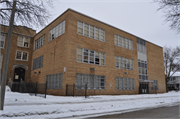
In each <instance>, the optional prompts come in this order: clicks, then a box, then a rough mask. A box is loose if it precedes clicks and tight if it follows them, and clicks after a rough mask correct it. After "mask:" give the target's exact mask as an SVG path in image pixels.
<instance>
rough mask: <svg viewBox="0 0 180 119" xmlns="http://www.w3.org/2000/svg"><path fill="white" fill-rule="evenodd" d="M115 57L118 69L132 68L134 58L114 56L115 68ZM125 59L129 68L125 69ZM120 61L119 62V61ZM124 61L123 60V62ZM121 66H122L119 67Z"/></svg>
mask: <svg viewBox="0 0 180 119" xmlns="http://www.w3.org/2000/svg"><path fill="white" fill-rule="evenodd" d="M116 59H117V60H118V63H119V67H118V69H125V70H134V60H133V59H128V58H125V57H120V56H117V55H116V56H115V68H117V67H116V66H117V65H116V63H117V62H116ZM127 60H128V61H129V69H127ZM120 61H121V62H120ZM124 61H125V62H124ZM131 61H132V66H133V67H131V63H130V62H131ZM121 67H122V68H121Z"/></svg>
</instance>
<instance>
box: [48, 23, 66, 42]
mask: <svg viewBox="0 0 180 119" xmlns="http://www.w3.org/2000/svg"><path fill="white" fill-rule="evenodd" d="M63 33H65V20H64V21H62V22H61V23H59V24H58V25H56V26H55V27H54V28H52V29H51V30H50V31H49V40H48V41H49V42H50V41H52V40H54V39H55V38H57V37H59V36H60V35H62V34H63Z"/></svg>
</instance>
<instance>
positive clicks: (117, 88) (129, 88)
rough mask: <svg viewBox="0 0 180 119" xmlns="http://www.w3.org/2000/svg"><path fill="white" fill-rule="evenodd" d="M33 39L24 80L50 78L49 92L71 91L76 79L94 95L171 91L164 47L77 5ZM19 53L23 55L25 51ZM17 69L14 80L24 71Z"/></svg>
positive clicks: (18, 56) (57, 93)
mask: <svg viewBox="0 0 180 119" xmlns="http://www.w3.org/2000/svg"><path fill="white" fill-rule="evenodd" d="M112 19H113V18H112ZM15 40H16V42H17V38H16V39H15ZM23 41H24V40H23ZM31 41H32V42H33V44H34V45H33V49H31V51H28V52H29V53H32V60H31V58H28V59H29V60H28V62H29V63H32V65H31V68H29V65H28V70H31V71H30V72H31V76H29V75H28V76H25V79H24V81H25V82H28V81H29V79H31V80H33V81H36V82H37V83H45V82H46V81H47V82H48V90H47V93H49V94H54V95H66V84H69V85H73V84H75V85H76V86H77V87H76V88H77V89H79V90H83V89H84V85H85V84H87V89H88V90H87V93H88V94H93V95H119V94H138V93H154V90H155V89H157V92H158V93H164V92H165V91H166V88H165V80H164V79H165V75H164V65H163V62H164V61H163V48H162V47H160V46H158V45H155V44H153V43H151V42H149V41H146V40H144V39H142V38H140V37H138V36H135V35H133V34H131V33H128V32H126V31H123V30H121V29H119V28H116V27H114V26H111V25H109V24H106V23H104V22H102V21H99V20H96V19H94V18H92V17H89V16H87V15H84V14H82V13H79V12H77V11H74V10H72V9H68V10H66V11H65V12H64V13H63V14H61V15H60V16H59V17H58V18H56V19H55V20H54V21H53V22H51V23H50V24H49V25H47V26H46V27H45V28H44V29H42V30H41V31H40V32H39V33H37V34H36V35H34V37H33V40H31ZM17 45H18V43H12V46H14V47H18V46H17ZM30 47H31V48H32V45H30ZM18 48H19V47H18ZM25 49H26V48H25ZM20 51H23V50H20ZM16 52H17V53H15V52H13V53H14V55H15V54H17V55H16V58H20V59H21V60H22V59H23V57H21V56H24V55H23V54H24V52H23V54H22V52H21V53H20V52H18V51H16ZM25 56H26V55H25ZM10 59H11V58H10ZM21 60H20V61H21ZM30 60H31V61H30ZM17 61H19V60H17ZM21 62H22V61H21ZM22 68H25V67H24V66H22ZM10 69H12V68H11V67H10ZM11 73H12V74H11V75H13V74H14V78H12V79H13V81H17V80H16V78H18V77H19V76H20V75H21V74H18V76H16V74H15V70H12V71H11ZM18 81H19V80H18Z"/></svg>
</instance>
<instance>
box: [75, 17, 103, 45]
mask: <svg viewBox="0 0 180 119" xmlns="http://www.w3.org/2000/svg"><path fill="white" fill-rule="evenodd" d="M79 22H80V23H82V33H79V31H78V29H79V28H80V27H79ZM84 24H86V25H88V35H85V33H84ZM96 28H97V29H98V39H96ZM91 29H93V37H91ZM101 31H103V40H101ZM77 34H78V35H82V36H85V37H89V38H92V39H95V40H98V41H102V42H105V30H104V29H101V28H99V27H96V26H93V25H90V24H88V23H85V22H82V21H79V20H78V21H77Z"/></svg>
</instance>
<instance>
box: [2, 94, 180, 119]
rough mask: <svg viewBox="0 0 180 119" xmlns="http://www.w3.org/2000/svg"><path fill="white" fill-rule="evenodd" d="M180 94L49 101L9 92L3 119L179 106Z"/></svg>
mask: <svg viewBox="0 0 180 119" xmlns="http://www.w3.org/2000/svg"><path fill="white" fill-rule="evenodd" d="M179 97H180V92H169V93H164V94H157V95H156V94H143V95H118V96H117V95H116V96H111V95H108V96H107V95H103V96H101V95H100V96H90V97H88V98H86V99H85V98H84V97H65V96H51V95H47V98H46V99H45V98H42V97H37V96H30V95H29V94H27V93H26V94H22V93H15V92H6V97H5V108H4V111H0V118H4V117H9V118H11V117H13V118H17V119H19V118H23V119H24V118H63V117H64V118H65V117H76V118H77V117H78V116H82V115H89V116H93V115H95V114H99V115H102V114H104V115H105V114H107V113H109V112H112V113H114V112H116V111H118V113H122V112H127V111H134V110H139V109H144V108H149V107H157V106H165V105H171V104H179V103H180V98H179Z"/></svg>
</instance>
